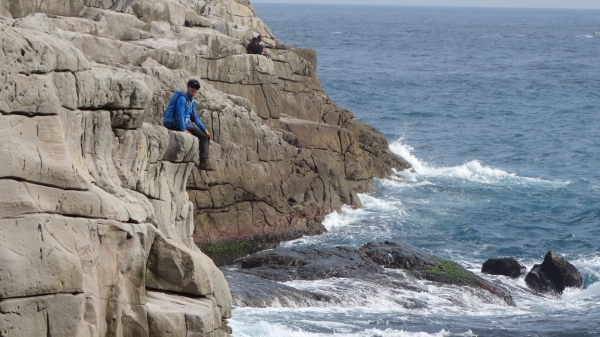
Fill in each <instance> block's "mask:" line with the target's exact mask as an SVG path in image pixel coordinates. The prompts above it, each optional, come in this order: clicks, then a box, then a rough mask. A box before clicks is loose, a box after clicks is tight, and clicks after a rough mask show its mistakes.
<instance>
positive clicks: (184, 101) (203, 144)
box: [163, 79, 215, 171]
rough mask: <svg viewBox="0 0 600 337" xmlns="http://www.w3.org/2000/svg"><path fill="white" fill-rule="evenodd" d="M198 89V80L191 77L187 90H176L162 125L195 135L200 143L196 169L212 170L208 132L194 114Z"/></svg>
mask: <svg viewBox="0 0 600 337" xmlns="http://www.w3.org/2000/svg"><path fill="white" fill-rule="evenodd" d="M198 90H200V82H198V80H195V79H191V80H189V81H188V83H187V92H186V93H183V92H181V91H179V90H178V91H176V92H175V93H174V94H173V97H171V100H170V101H169V105H168V106H167V110H165V115H164V118H163V125H164V126H165V127H166V128H167V129H170V130H175V131H183V132H187V133H191V134H192V135H194V136H196V137H197V138H198V141H199V145H200V165H199V166H198V169H200V170H204V171H214V170H215V169H214V168H213V167H212V166H211V165H210V163H209V161H208V147H209V144H210V132H209V131H208V130H207V129H206V127H204V125H203V124H202V121H201V120H200V118H198V115H197V114H196V104H195V103H194V96H195V95H196V94H197V93H198Z"/></svg>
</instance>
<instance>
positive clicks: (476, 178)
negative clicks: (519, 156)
mask: <svg viewBox="0 0 600 337" xmlns="http://www.w3.org/2000/svg"><path fill="white" fill-rule="evenodd" d="M402 140H403V139H402V138H400V139H398V140H396V141H394V142H392V143H391V144H390V150H392V152H394V153H395V154H397V155H399V156H401V157H403V158H404V159H406V160H407V161H408V162H409V163H410V164H411V165H412V166H413V168H414V170H415V173H412V172H410V171H403V172H401V173H397V174H402V175H403V176H404V177H405V178H407V179H408V180H409V181H411V182H417V181H418V180H417V177H424V178H442V179H444V178H451V179H461V180H465V181H470V182H475V183H481V184H492V185H519V186H549V187H559V186H566V185H568V184H569V183H570V182H560V181H548V180H544V179H540V178H531V177H521V176H518V175H517V174H516V173H509V172H506V171H503V170H501V169H497V168H493V167H490V166H485V165H482V164H481V162H479V160H471V161H469V162H466V163H464V164H462V165H458V166H450V167H435V166H433V165H430V164H429V163H426V162H423V161H422V160H420V159H419V158H417V157H416V156H415V155H414V154H413V150H414V149H413V148H412V147H411V146H410V145H407V144H403V143H402Z"/></svg>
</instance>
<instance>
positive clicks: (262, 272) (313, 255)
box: [242, 247, 383, 282]
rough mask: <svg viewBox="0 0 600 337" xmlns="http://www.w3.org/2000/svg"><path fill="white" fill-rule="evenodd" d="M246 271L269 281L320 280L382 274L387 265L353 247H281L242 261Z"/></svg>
mask: <svg viewBox="0 0 600 337" xmlns="http://www.w3.org/2000/svg"><path fill="white" fill-rule="evenodd" d="M242 271H243V272H245V273H248V274H252V275H256V276H258V277H262V278H265V279H268V280H273V281H279V282H285V281H291V280H320V279H326V278H331V277H357V276H360V275H364V274H371V273H380V272H382V271H383V268H382V267H381V266H379V265H378V264H377V263H375V262H373V261H371V260H370V259H368V257H367V256H366V254H365V253H363V252H362V251H360V250H358V249H356V248H352V247H335V248H322V249H316V250H309V251H301V250H296V249H293V248H277V249H274V250H270V251H265V252H261V253H258V254H256V255H252V256H250V257H247V258H245V259H243V260H242Z"/></svg>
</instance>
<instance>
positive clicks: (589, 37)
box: [575, 35, 594, 39]
mask: <svg viewBox="0 0 600 337" xmlns="http://www.w3.org/2000/svg"><path fill="white" fill-rule="evenodd" d="M575 37H583V38H586V39H593V38H594V35H577V36H575Z"/></svg>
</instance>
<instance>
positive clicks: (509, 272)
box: [481, 257, 527, 278]
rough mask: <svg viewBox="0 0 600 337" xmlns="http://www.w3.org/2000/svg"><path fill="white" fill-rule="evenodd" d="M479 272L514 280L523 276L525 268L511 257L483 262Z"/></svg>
mask: <svg viewBox="0 0 600 337" xmlns="http://www.w3.org/2000/svg"><path fill="white" fill-rule="evenodd" d="M481 272H482V273H485V274H490V275H504V276H509V277H512V278H516V277H519V276H521V275H523V274H525V272H527V268H526V267H525V266H522V265H521V264H520V263H519V262H518V261H517V260H516V259H515V258H513V257H503V258H499V259H488V260H487V261H485V262H484V263H483V265H482V266H481Z"/></svg>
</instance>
